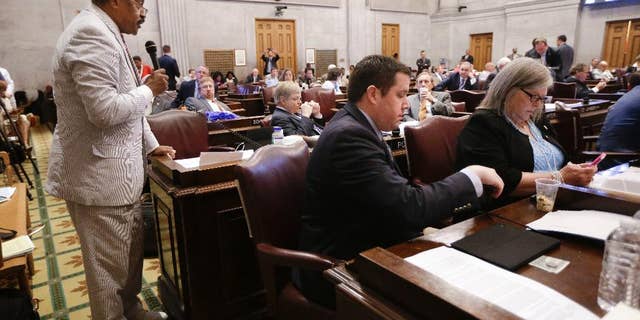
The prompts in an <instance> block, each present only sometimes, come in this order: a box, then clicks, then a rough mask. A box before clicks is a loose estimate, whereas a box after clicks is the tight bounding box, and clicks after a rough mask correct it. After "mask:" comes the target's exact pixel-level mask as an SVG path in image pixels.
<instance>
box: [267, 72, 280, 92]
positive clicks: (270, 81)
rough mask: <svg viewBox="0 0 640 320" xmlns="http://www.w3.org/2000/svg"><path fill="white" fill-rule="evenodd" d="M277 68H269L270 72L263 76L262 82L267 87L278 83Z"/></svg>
mask: <svg viewBox="0 0 640 320" xmlns="http://www.w3.org/2000/svg"><path fill="white" fill-rule="evenodd" d="M278 74H279V71H278V68H275V67H274V68H271V73H269V74H268V75H267V76H266V77H265V78H264V84H265V86H266V87H267V88H270V87H275V86H277V85H278V82H279V80H278Z"/></svg>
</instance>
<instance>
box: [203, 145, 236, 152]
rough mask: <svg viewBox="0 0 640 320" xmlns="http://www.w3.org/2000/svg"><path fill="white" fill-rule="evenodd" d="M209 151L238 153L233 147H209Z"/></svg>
mask: <svg viewBox="0 0 640 320" xmlns="http://www.w3.org/2000/svg"><path fill="white" fill-rule="evenodd" d="M207 151H210V152H214V151H222V152H228V151H236V149H235V148H232V147H227V146H209V148H208V149H207Z"/></svg>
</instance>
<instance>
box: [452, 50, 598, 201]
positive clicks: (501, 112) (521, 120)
mask: <svg viewBox="0 0 640 320" xmlns="http://www.w3.org/2000/svg"><path fill="white" fill-rule="evenodd" d="M552 84H553V80H552V79H551V76H550V75H549V71H548V70H547V68H546V67H545V66H543V65H541V64H540V63H538V62H536V61H534V60H533V59H530V58H520V59H516V60H514V61H513V62H511V63H510V64H508V65H507V66H506V67H505V68H504V69H503V70H501V71H500V73H498V74H497V75H496V77H495V79H494V80H493V82H492V84H491V87H490V88H489V91H488V92H487V95H486V97H485V98H484V100H483V101H482V103H480V106H479V107H478V109H476V112H475V113H474V114H473V115H472V116H471V118H470V119H469V122H468V123H467V125H466V126H465V128H464V129H463V130H462V133H461V134H460V136H459V137H458V150H457V159H456V167H457V168H464V167H466V166H468V165H472V164H479V165H484V166H487V167H491V168H494V169H495V170H496V172H497V173H498V175H500V177H501V178H502V180H504V191H503V192H502V195H501V196H500V198H498V199H496V200H495V202H493V203H491V204H490V205H489V207H490V208H495V207H499V206H502V205H504V204H507V203H509V202H513V201H515V200H517V199H519V198H522V197H525V196H528V195H531V194H533V193H535V179H537V178H551V179H555V180H559V181H561V182H564V183H567V184H572V185H578V186H585V185H587V184H589V182H590V181H591V179H592V178H593V174H594V173H595V172H596V170H597V168H596V167H595V166H590V165H588V164H573V163H571V162H568V159H567V154H566V152H565V151H564V149H563V148H562V146H560V144H559V143H558V142H557V141H556V139H555V132H554V131H553V129H552V128H551V125H550V124H549V122H548V121H547V120H546V119H545V117H544V115H543V110H544V108H543V106H544V98H545V95H546V94H547V88H548V87H550V86H551V85H552Z"/></svg>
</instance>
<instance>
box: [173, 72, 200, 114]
mask: <svg viewBox="0 0 640 320" xmlns="http://www.w3.org/2000/svg"><path fill="white" fill-rule="evenodd" d="M204 76H207V77H208V76H209V68H207V67H205V66H199V67H197V68H196V78H195V79H193V80H189V81H184V82H182V83H181V84H180V89H178V94H177V95H176V98H175V99H173V101H172V102H171V108H174V109H176V108H178V107H180V106H181V105H183V104H184V103H185V101H186V100H187V98H189V97H194V98H196V99H198V98H200V88H199V87H198V80H200V79H202V77H204Z"/></svg>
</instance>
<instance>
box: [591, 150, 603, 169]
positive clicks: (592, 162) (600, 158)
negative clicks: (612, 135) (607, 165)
mask: <svg viewBox="0 0 640 320" xmlns="http://www.w3.org/2000/svg"><path fill="white" fill-rule="evenodd" d="M606 156H607V154H606V153H604V152H603V153H601V154H600V155H599V156H598V157H597V158H595V159H594V160H593V161H591V163H589V165H590V166H597V165H598V163H600V161H602V160H603V159H604V158H605V157H606Z"/></svg>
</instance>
